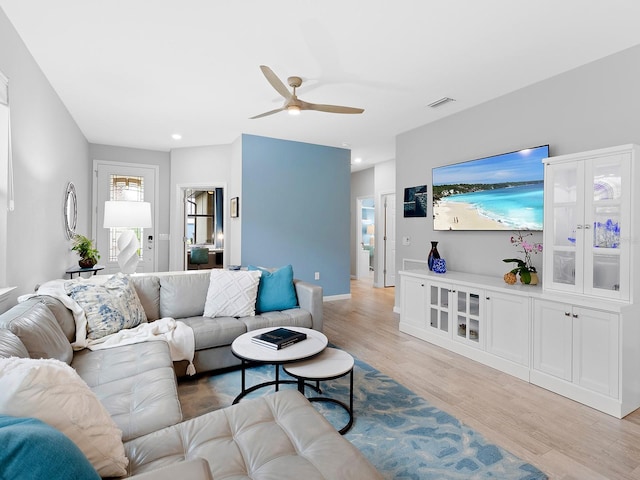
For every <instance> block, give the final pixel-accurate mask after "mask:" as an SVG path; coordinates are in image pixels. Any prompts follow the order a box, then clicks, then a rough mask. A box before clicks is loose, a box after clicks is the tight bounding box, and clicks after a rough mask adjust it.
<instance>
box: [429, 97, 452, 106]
mask: <svg viewBox="0 0 640 480" xmlns="http://www.w3.org/2000/svg"><path fill="white" fill-rule="evenodd" d="M449 102H455V99H453V98H449V97H442V98H441V99H439V100H436V101H435V102H431V103H430V104H429V105H427V107H431V108H437V107H441V106H442V105H444V104H445V103H449Z"/></svg>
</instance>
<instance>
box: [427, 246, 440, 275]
mask: <svg viewBox="0 0 640 480" xmlns="http://www.w3.org/2000/svg"><path fill="white" fill-rule="evenodd" d="M438 258H440V253H439V252H438V242H431V250H429V255H428V256H427V265H428V266H429V270H433V261H434V260H436V259H438Z"/></svg>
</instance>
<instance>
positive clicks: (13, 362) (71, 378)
mask: <svg viewBox="0 0 640 480" xmlns="http://www.w3.org/2000/svg"><path fill="white" fill-rule="evenodd" d="M0 414H4V415H12V416H14V417H33V418H38V419H40V420H42V421H43V422H45V423H47V424H49V425H51V426H52V427H54V428H56V429H58V430H60V431H61V432H62V433H64V434H65V435H66V436H67V437H68V438H70V439H71V440H72V441H73V443H75V444H76V445H77V446H78V448H80V450H81V451H82V453H83V454H84V455H85V456H86V457H87V459H88V460H89V462H91V465H93V468H95V469H96V470H97V471H98V473H99V474H100V476H101V477H122V476H124V475H126V474H127V465H128V464H129V459H127V457H126V456H125V453H124V445H123V444H122V431H121V430H120V429H119V428H118V427H117V426H116V424H115V423H114V421H113V420H112V419H111V417H110V416H109V414H108V413H107V411H106V409H105V408H104V406H103V405H102V404H101V403H100V401H99V400H98V399H97V397H96V396H95V394H94V393H93V392H92V391H91V390H90V389H89V387H88V386H87V384H86V383H85V382H84V381H83V380H82V379H81V378H80V377H79V376H78V374H77V373H76V371H75V370H74V369H73V368H71V367H70V366H69V365H67V364H66V363H64V362H61V361H59V360H54V359H31V358H17V357H12V358H4V359H0Z"/></svg>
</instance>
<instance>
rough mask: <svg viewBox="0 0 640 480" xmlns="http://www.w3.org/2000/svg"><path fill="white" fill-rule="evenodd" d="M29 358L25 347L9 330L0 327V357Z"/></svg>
mask: <svg viewBox="0 0 640 480" xmlns="http://www.w3.org/2000/svg"><path fill="white" fill-rule="evenodd" d="M9 357H20V358H29V352H27V349H26V347H25V346H24V344H23V343H22V342H21V341H20V339H19V338H18V337H16V336H15V335H14V334H13V333H12V332H11V330H7V329H6V328H0V358H9Z"/></svg>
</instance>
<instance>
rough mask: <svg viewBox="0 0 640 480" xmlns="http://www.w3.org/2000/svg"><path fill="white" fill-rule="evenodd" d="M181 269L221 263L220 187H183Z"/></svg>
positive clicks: (220, 264) (222, 189)
mask: <svg viewBox="0 0 640 480" xmlns="http://www.w3.org/2000/svg"><path fill="white" fill-rule="evenodd" d="M182 198H183V206H184V210H183V212H184V222H183V228H184V230H183V240H184V241H183V269H184V270H199V269H206V268H222V267H223V266H224V260H225V259H224V188H222V187H197V188H188V187H187V188H183V190H182Z"/></svg>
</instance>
